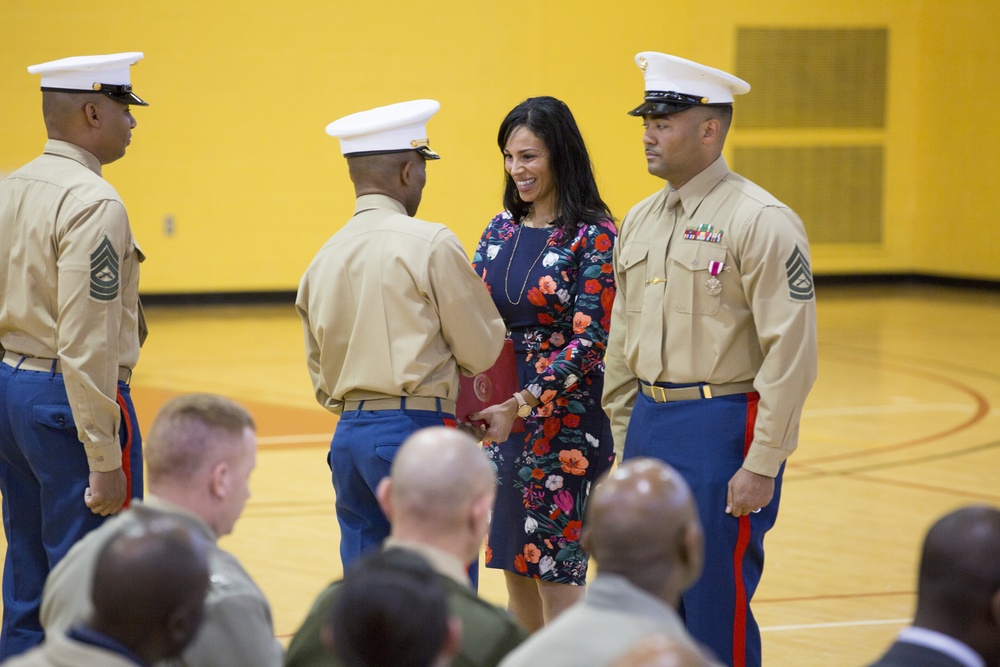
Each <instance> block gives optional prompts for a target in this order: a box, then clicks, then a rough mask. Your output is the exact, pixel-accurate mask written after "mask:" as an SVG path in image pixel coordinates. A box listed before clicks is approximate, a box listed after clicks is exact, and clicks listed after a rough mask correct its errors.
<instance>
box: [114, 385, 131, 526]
mask: <svg viewBox="0 0 1000 667" xmlns="http://www.w3.org/2000/svg"><path fill="white" fill-rule="evenodd" d="M117 398H118V407H119V409H120V410H121V411H122V423H124V424H125V446H124V447H123V448H122V472H124V473H125V504H124V505H122V509H125V508H126V507H128V506H129V505H131V504H132V418H131V417H129V413H128V404H127V403H125V397H124V396H122V392H121V389H119V390H118V393H117Z"/></svg>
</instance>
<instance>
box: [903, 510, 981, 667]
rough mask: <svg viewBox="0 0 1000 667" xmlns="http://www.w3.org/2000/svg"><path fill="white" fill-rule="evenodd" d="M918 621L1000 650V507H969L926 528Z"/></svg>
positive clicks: (918, 591)
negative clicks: (999, 508)
mask: <svg viewBox="0 0 1000 667" xmlns="http://www.w3.org/2000/svg"><path fill="white" fill-rule="evenodd" d="M916 623H917V625H920V626H922V627H929V628H930V629H933V630H938V631H939V632H944V633H946V634H949V635H951V636H954V637H958V638H959V639H961V640H962V641H965V642H966V643H968V644H970V645H971V646H973V647H974V648H976V649H977V650H979V651H980V652H981V653H982V654H983V655H984V656H986V655H987V654H993V655H994V656H996V655H998V654H1000V510H998V509H997V508H995V507H988V506H973V507H965V508H962V509H959V510H956V511H954V512H952V513H950V514H948V515H946V516H944V517H943V518H941V519H940V520H938V521H937V522H936V523H935V524H934V525H933V526H932V527H931V529H930V530H929V531H928V532H927V537H926V538H925V539H924V547H923V553H922V554H921V558H920V575H919V581H918V585H917V619H916ZM991 638H992V639H991ZM988 664H995V663H988Z"/></svg>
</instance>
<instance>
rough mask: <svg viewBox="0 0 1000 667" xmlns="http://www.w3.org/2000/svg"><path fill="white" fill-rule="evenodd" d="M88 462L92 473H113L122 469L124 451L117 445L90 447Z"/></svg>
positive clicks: (88, 449) (115, 443)
mask: <svg viewBox="0 0 1000 667" xmlns="http://www.w3.org/2000/svg"><path fill="white" fill-rule="evenodd" d="M87 462H88V463H89V464H90V471H91V472H111V471H112V470H118V468H121V467H122V449H121V446H120V445H119V444H118V443H117V442H114V443H110V444H107V445H90V446H88V447H87Z"/></svg>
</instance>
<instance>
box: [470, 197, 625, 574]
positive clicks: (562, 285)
mask: <svg viewBox="0 0 1000 667" xmlns="http://www.w3.org/2000/svg"><path fill="white" fill-rule="evenodd" d="M616 237H617V230H616V228H615V225H614V223H613V222H612V221H610V220H603V221H601V222H599V223H597V224H592V225H581V226H580V229H579V230H578V231H577V233H576V234H574V235H572V236H569V235H565V234H563V232H562V231H561V230H559V229H557V228H555V227H548V228H544V229H535V228H531V227H526V226H523V225H521V224H519V223H517V222H515V221H514V220H513V219H512V218H511V215H510V213H508V212H504V213H501V214H499V215H498V216H496V217H495V218H493V220H491V221H490V224H489V225H488V226H487V227H486V231H484V232H483V236H482V239H480V241H479V246H478V247H477V248H476V254H475V256H474V257H473V265H474V266H475V268H476V271H477V272H478V273H479V275H480V276H481V277H482V279H483V281H484V282H485V283H486V285H487V287H488V288H489V290H490V293H491V294H492V296H493V301H494V303H496V305H497V309H498V310H499V311H500V315H502V316H503V318H504V321H505V322H506V324H507V328H508V329H509V330H510V336H511V338H512V339H513V341H514V351H515V353H516V355H517V372H518V381H519V385H520V387H521V388H523V389H527V390H528V391H530V392H531V393H532V394H534V396H535V397H536V398H538V399H539V400H540V401H541V404H540V405H539V406H538V407H536V408H535V410H534V411H533V412H532V414H531V416H529V417H528V418H527V419H525V420H524V421H525V430H524V432H523V433H514V434H512V435H511V437H510V438H509V439H508V440H507V441H505V442H502V443H490V444H488V445H486V452H487V454H489V456H490V459H491V460H492V461H493V464H494V465H495V467H496V469H497V475H498V480H499V488H498V490H497V500H496V506H495V508H494V511H493V523H492V525H491V527H490V534H489V539H488V542H487V547H486V565H487V567H492V568H498V569H504V570H509V571H511V572H516V573H517V574H520V575H523V576H526V577H535V578H539V579H543V580H545V581H551V582H556V583H563V584H576V585H583V584H584V583H586V577H587V557H586V555H585V554H584V552H583V549H582V548H581V547H580V529H581V528H582V526H583V514H584V509H585V507H586V504H587V498H588V496H589V495H590V486H591V483H592V482H593V481H594V480H595V479H596V478H597V477H598V476H599V475H600V474H601V473H603V472H605V471H607V470H608V468H610V466H611V463H612V461H613V458H614V447H613V444H612V440H611V428H610V424H609V422H608V419H607V417H606V416H605V414H604V411H603V410H602V409H601V392H602V390H603V388H604V351H605V346H606V344H607V340H608V326H609V324H610V321H611V306H612V304H613V303H614V300H615V281H614V274H613V272H612V268H611V256H612V251H613V249H614V243H615V238H616Z"/></svg>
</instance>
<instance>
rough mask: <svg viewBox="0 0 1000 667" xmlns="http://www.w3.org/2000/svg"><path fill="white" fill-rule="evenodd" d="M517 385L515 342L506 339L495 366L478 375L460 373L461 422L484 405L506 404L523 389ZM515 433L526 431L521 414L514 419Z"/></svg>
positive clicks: (513, 429) (459, 402)
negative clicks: (505, 402) (469, 375)
mask: <svg viewBox="0 0 1000 667" xmlns="http://www.w3.org/2000/svg"><path fill="white" fill-rule="evenodd" d="M520 390H521V387H519V386H517V362H516V361H515V357H514V341H512V340H509V339H508V340H505V341H504V343H503V349H502V350H500V356H499V357H497V360H496V363H494V364H493V366H492V367H490V368H489V369H487V370H485V371H483V372H482V373H479V374H478V375H476V376H474V377H467V376H466V375H465V374H463V373H459V390H458V404H457V406H456V408H455V412H456V415H455V417H457V418H458V421H460V422H466V423H469V413H470V412H479V411H480V410H482V409H483V408H485V407H487V406H490V405H496V404H497V403H503V402H504V401H506V400H507V399H508V398H510V397H511V396H513V395H514V392H515V391H520ZM510 432H511V433H523V432H524V420H523V419H521V418H520V417H518V418H517V419H515V420H514V426H513V427H512V428H511V430H510Z"/></svg>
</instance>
